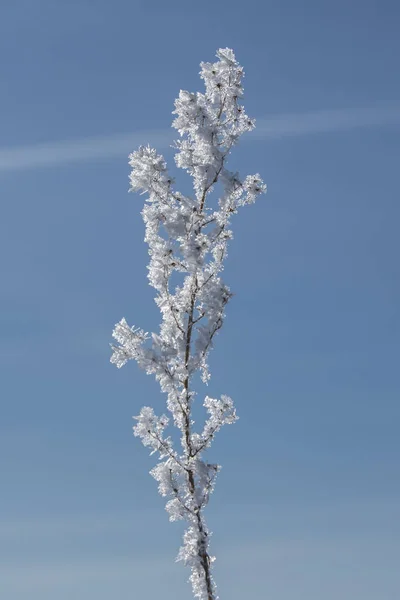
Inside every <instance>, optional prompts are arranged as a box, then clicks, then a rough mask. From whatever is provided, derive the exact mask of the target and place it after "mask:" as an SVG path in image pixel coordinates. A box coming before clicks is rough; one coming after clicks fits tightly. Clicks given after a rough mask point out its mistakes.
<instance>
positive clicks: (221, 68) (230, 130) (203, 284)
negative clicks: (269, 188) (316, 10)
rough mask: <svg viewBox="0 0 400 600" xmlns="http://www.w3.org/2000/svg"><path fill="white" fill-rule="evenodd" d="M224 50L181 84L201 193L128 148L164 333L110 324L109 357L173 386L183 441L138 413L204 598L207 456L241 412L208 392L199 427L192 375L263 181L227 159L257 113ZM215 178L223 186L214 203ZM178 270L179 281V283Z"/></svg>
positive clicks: (179, 155) (188, 160) (209, 591)
mask: <svg viewBox="0 0 400 600" xmlns="http://www.w3.org/2000/svg"><path fill="white" fill-rule="evenodd" d="M217 58H218V61H217V62H216V63H212V64H211V63H202V64H201V72H200V75H201V78H202V79H203V80H204V83H205V93H189V92H185V91H181V92H180V93H179V97H178V99H177V100H176V101H175V111H174V114H175V115H176V118H175V120H174V122H173V127H175V129H177V130H178V132H179V134H180V136H181V139H180V140H179V141H178V142H176V151H177V152H176V155H175V161H176V164H177V166H178V167H181V168H183V169H184V170H186V171H187V172H188V173H189V174H190V175H191V177H192V178H193V186H194V197H188V196H185V195H183V194H181V193H180V192H178V191H175V188H174V187H173V186H174V181H173V179H172V177H170V175H169V174H168V171H167V167H166V164H165V161H164V158H163V157H162V156H161V155H159V154H157V152H156V150H154V149H152V148H150V147H141V148H139V150H137V151H136V152H133V153H132V154H131V155H130V165H131V167H132V172H131V175H130V183H131V188H130V189H131V191H134V192H136V191H141V192H142V193H145V194H147V195H148V197H147V200H146V203H145V206H144V208H143V211H142V216H143V219H144V222H145V227H146V234H145V241H146V242H147V244H148V245H149V254H150V264H149V267H148V269H149V273H148V279H149V282H150V285H151V286H153V287H154V288H155V290H156V298H155V301H156V303H157V305H158V307H159V309H160V311H161V315H162V321H161V326H160V332H159V334H155V333H153V334H152V335H151V336H149V335H148V334H147V333H145V332H144V331H143V330H141V329H139V328H134V327H130V326H129V325H128V324H127V322H126V320H125V319H122V320H121V321H120V322H119V323H118V324H117V325H116V326H115V329H114V332H113V337H114V338H115V340H116V341H117V342H118V345H115V346H112V349H113V354H112V357H111V362H112V363H114V364H115V365H116V366H117V367H122V366H123V365H124V364H125V363H126V362H127V361H128V360H129V359H134V360H136V362H137V363H138V365H139V366H140V367H141V368H142V369H144V370H145V371H146V373H152V374H154V375H155V377H156V379H157V380H158V382H159V384H160V387H161V390H162V391H163V392H164V393H166V394H167V408H168V410H169V412H170V413H171V415H172V419H173V424H174V426H175V427H176V428H178V430H179V432H180V440H181V447H180V448H175V447H174V444H173V442H172V440H171V438H170V437H165V434H164V432H165V430H166V428H167V427H168V424H169V419H168V418H167V417H166V416H165V415H162V416H161V417H157V416H156V415H155V414H154V411H153V409H152V408H150V407H144V408H142V410H141V411H140V414H139V416H138V417H135V419H136V420H137V424H136V425H135V427H134V434H135V435H136V436H139V437H140V438H141V439H142V442H143V444H144V445H145V446H149V447H150V448H151V450H152V453H155V452H157V453H158V456H159V462H158V464H157V465H156V467H154V468H153V469H152V470H151V475H152V476H153V477H154V478H155V479H156V481H157V482H158V484H159V485H158V489H159V492H160V494H161V495H162V496H166V497H169V500H168V502H167V505H166V509H167V511H168V513H169V518H170V520H171V521H175V520H177V519H184V520H186V521H187V523H188V528H187V530H186V532H185V534H184V539H183V545H182V547H181V549H180V551H179V554H178V560H182V561H183V562H184V563H185V564H187V565H189V566H190V568H191V576H190V581H191V583H192V588H193V593H194V596H195V597H197V598H199V599H200V600H216V598H217V596H216V588H215V584H214V581H213V578H212V575H211V566H212V562H213V560H214V558H213V557H212V556H211V555H210V553H209V537H210V532H209V531H208V529H207V526H206V523H205V520H204V516H203V509H204V507H205V506H206V504H207V502H208V499H209V495H210V493H211V492H212V491H213V487H214V483H215V478H216V475H217V473H218V470H219V466H218V465H216V464H210V463H208V462H206V461H205V460H204V459H203V458H202V456H203V452H204V451H205V450H206V449H207V448H208V447H209V446H210V444H211V442H212V440H213V438H214V436H215V434H216V433H217V432H218V431H219V429H220V428H221V427H222V426H223V425H225V424H231V423H234V422H235V421H236V419H237V416H236V412H235V408H234V405H233V402H232V400H231V398H229V397H228V396H224V395H223V396H222V397H221V398H220V399H215V398H210V397H208V396H207V397H206V398H205V400H204V407H205V409H206V411H207V414H208V418H207V419H206V421H205V424H204V427H203V430H202V431H201V432H196V431H194V429H193V426H194V421H193V419H192V411H191V409H192V403H193V400H194V396H195V392H194V391H193V389H192V385H191V384H192V378H193V375H194V374H195V373H196V372H199V373H200V374H201V378H202V381H203V382H204V383H208V380H209V378H210V374H209V371H208V365H207V357H208V353H209V351H210V349H211V347H212V343H213V340H214V337H215V335H216V333H217V332H218V331H219V330H220V329H221V327H222V325H223V322H224V317H225V307H226V305H227V303H228V302H229V300H230V298H231V296H232V294H231V292H230V290H229V288H228V287H227V286H226V284H225V283H224V282H223V280H222V278H221V276H220V273H221V271H222V270H223V263H224V260H225V259H226V256H227V245H228V242H229V240H230V239H232V231H231V230H230V229H229V226H230V219H231V217H232V215H233V214H236V213H237V211H238V208H239V207H241V206H244V205H246V204H252V203H253V202H254V201H255V200H256V198H257V196H258V195H260V194H261V193H263V192H265V191H266V186H265V185H264V183H263V182H262V180H261V178H260V176H259V175H258V174H256V175H252V176H248V177H246V178H245V179H244V180H241V179H240V178H239V175H238V174H237V173H233V172H230V171H229V170H227V168H226V160H227V157H228V155H229V153H230V152H231V150H232V147H233V146H234V145H235V144H236V143H237V141H238V139H239V138H240V136H241V135H242V134H243V133H245V132H246V131H251V130H252V129H253V128H254V121H253V120H251V119H249V117H248V116H247V115H246V113H245V111H244V108H243V106H242V104H241V102H240V100H241V97H242V94H243V88H242V85H241V80H242V77H243V69H242V67H241V66H240V65H239V64H238V62H237V61H236V59H235V56H234V54H233V52H232V50H229V49H228V48H226V49H221V50H219V51H218V52H217ZM217 183H219V184H221V185H220V188H221V190H222V191H221V193H220V195H219V198H217V199H216V200H215V201H214V203H213V202H212V201H211V194H212V191H213V188H214V186H215V184H217ZM176 274H179V275H178V277H180V281H181V284H180V285H178V286H177V287H175V289H172V277H173V276H174V277H175V278H176Z"/></svg>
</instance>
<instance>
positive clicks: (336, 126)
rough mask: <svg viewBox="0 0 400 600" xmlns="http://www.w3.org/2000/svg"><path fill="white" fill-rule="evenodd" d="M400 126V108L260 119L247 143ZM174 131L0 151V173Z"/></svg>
mask: <svg viewBox="0 0 400 600" xmlns="http://www.w3.org/2000/svg"><path fill="white" fill-rule="evenodd" d="M396 125H400V106H395V107H375V108H359V109H356V108H354V109H353V108H352V109H340V110H321V111H315V112H309V113H301V114H296V113H294V114H283V115H275V116H273V115H272V116H269V117H264V118H260V119H257V128H256V129H255V131H254V132H252V133H251V134H250V135H249V136H248V137H246V138H245V139H247V141H249V142H250V141H252V140H253V141H254V140H260V139H262V140H265V141H268V140H270V139H279V138H285V137H297V136H308V135H315V134H322V133H331V132H340V131H348V130H351V129H356V128H369V127H382V126H396ZM175 133H176V132H175V131H173V130H161V131H143V132H136V133H123V134H117V135H112V136H103V137H92V138H84V139H78V140H70V141H67V140H66V141H60V142H48V143H43V144H37V145H29V146H22V147H21V146H19V147H15V148H0V171H3V172H7V171H19V170H23V169H28V168H45V167H54V166H56V165H62V164H70V163H79V162H83V161H89V160H96V159H109V158H115V157H118V156H124V155H125V156H126V155H127V154H128V153H129V152H131V151H132V149H134V148H136V147H137V146H139V145H140V144H150V145H151V146H155V147H157V148H160V149H165V148H168V147H169V146H170V145H171V144H172V142H173V139H174V134H175Z"/></svg>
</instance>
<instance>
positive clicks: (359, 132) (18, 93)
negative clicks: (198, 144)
mask: <svg viewBox="0 0 400 600" xmlns="http://www.w3.org/2000/svg"><path fill="white" fill-rule="evenodd" d="M1 13H2V15H1V19H0V46H1V54H2V56H3V57H6V60H3V61H2V67H1V69H2V76H1V91H2V93H1V95H0V109H1V114H2V117H3V118H2V119H1V139H0V185H1V188H2V190H1V196H2V199H3V201H2V218H1V222H0V244H1V252H0V257H1V258H0V261H1V263H2V265H1V272H2V283H3V285H2V294H1V312H0V332H1V339H0V351H1V364H0V369H1V378H0V380H1V399H2V400H1V408H0V410H1V414H0V462H1V466H0V469H1V473H2V491H1V496H0V508H1V510H0V539H1V544H0V594H1V597H2V598H3V597H4V598H5V599H7V600H22V599H25V598H27V597H29V598H30V600H39V599H40V600H50V599H51V600H54V598H56V599H57V600H67V599H68V600H69V599H70V598H74V600H87V598H96V600H111V599H114V598H118V599H120V600H122V599H125V598H126V599H128V598H132V597H144V598H157V597H160V596H161V594H162V595H163V597H165V598H167V599H168V598H174V600H181V599H182V600H183V599H184V598H187V597H189V596H190V588H189V586H188V584H187V583H186V582H185V580H186V579H187V577H188V575H189V574H188V573H187V572H185V570H184V569H183V567H182V566H180V565H175V564H174V562H173V560H174V557H175V555H176V553H177V550H178V547H179V545H180V535H181V528H180V527H179V525H176V524H175V525H171V524H169V523H168V520H167V515H166V513H165V512H164V510H163V500H162V499H161V498H160V497H159V496H158V495H157V493H156V484H155V482H154V481H153V480H152V478H151V477H150V476H149V475H148V471H149V469H150V468H151V466H152V465H153V464H154V461H153V460H152V458H149V456H148V453H147V450H145V449H144V448H143V447H142V446H141V445H140V443H139V441H138V440H136V439H134V438H133V437H132V433H131V426H132V421H131V416H132V415H134V414H137V413H138V411H139V410H140V407H141V406H142V405H143V404H151V405H153V406H154V407H155V409H156V410H158V411H159V412H160V411H161V410H162V406H163V402H164V399H163V398H162V397H161V396H160V394H159V393H158V389H157V385H156V384H155V382H154V381H153V380H152V379H151V378H150V377H146V376H145V374H144V373H142V372H140V371H139V370H138V369H137V368H136V366H135V365H133V364H130V365H128V366H127V367H125V368H124V369H122V370H121V371H117V369H115V367H113V366H112V365H110V364H109V362H108V361H109V347H108V343H109V342H110V341H111V331H112V329H113V326H114V323H116V322H117V321H119V320H120V318H121V317H123V316H125V317H126V318H127V320H128V321H129V322H130V323H134V324H136V325H139V326H141V327H143V328H144V329H145V330H149V331H152V330H157V328H158V323H159V318H158V313H157V307H156V305H155V304H154V303H153V301H152V298H153V291H152V289H151V288H150V287H149V286H148V285H147V280H146V264H147V258H148V257H147V248H146V247H145V245H144V243H143V234H144V228H143V223H142V221H141V218H140V214H139V213H140V210H141V206H142V202H143V198H141V197H140V196H133V195H131V194H129V195H128V194H127V189H128V173H129V167H128V164H127V154H128V152H129V151H131V150H133V149H135V147H136V146H137V145H139V144H140V143H147V142H148V141H149V142H151V143H154V144H156V145H157V146H158V147H159V148H160V149H161V150H162V151H163V152H165V156H166V158H167V159H168V161H169V163H170V164H171V165H172V152H171V150H170V148H169V145H170V143H171V142H172V140H173V139H174V132H173V131H172V130H171V129H170V123H171V118H172V117H171V111H172V109H173V101H174V99H175V97H176V96H177V94H178V91H179V89H181V88H183V89H189V90H192V91H194V90H198V89H201V87H202V84H201V81H200V79H199V77H198V71H199V63H200V61H201V60H205V61H209V60H213V57H214V53H215V51H216V49H217V48H219V47H225V46H228V47H232V48H233V49H234V50H235V52H236V55H237V58H238V59H239V61H240V62H241V63H242V64H243V66H244V68H245V71H246V79H245V93H246V96H245V106H246V109H247V112H248V113H249V115H251V116H254V117H256V118H257V120H258V123H259V127H258V130H256V132H254V133H253V134H249V135H248V136H247V138H246V140H243V142H242V144H241V145H240V146H239V147H238V148H237V149H236V150H235V153H234V154H233V155H232V162H231V165H232V166H233V167H236V168H239V169H240V171H241V173H242V174H246V173H253V172H256V171H259V172H260V173H261V174H262V176H263V177H264V179H265V180H266V182H267V183H268V187H269V191H268V195H267V196H266V197H265V198H262V199H260V200H259V201H258V203H257V204H256V205H255V206H252V207H249V208H246V210H244V209H243V212H242V213H241V214H240V215H239V216H238V217H237V219H236V221H235V222H234V232H235V239H234V241H233V243H232V245H231V249H230V254H229V260H228V264H227V267H226V271H225V279H226V281H227V283H228V285H230V287H231V289H232V290H233V291H234V292H235V294H236V295H235V297H234V299H233V301H232V303H231V304H230V306H229V308H228V311H227V313H228V314H227V319H226V322H225V326H224V330H223V332H222V333H221V335H220V336H219V338H218V339H217V343H216V348H215V350H214V352H213V354H212V357H211V369H212V379H211V382H210V386H209V388H208V390H207V391H208V393H209V394H210V395H213V396H219V395H220V394H221V393H227V394H229V395H231V396H232V397H233V398H234V399H235V401H236V404H237V408H238V413H239V416H240V421H239V422H238V423H237V424H236V425H235V426H234V427H232V428H227V429H226V430H225V431H221V433H220V436H219V439H218V440H216V443H215V445H214V446H213V450H212V457H213V459H215V460H216V461H218V462H220V463H221V464H222V465H223V470H222V472H221V474H220V477H219V481H218V484H217V487H216V491H215V494H214V495H213V497H212V499H211V502H210V507H209V510H208V515H209V524H210V527H211V529H212V530H213V531H214V538H213V550H214V552H215V554H216V556H217V562H216V567H215V577H216V580H217V584H218V586H219V591H220V596H221V598H222V599H223V598H230V600H238V599H239V598H240V599H242V598H243V597H250V596H251V597H254V598H266V597H268V598H273V599H274V600H292V599H293V598H296V600H317V599H318V600H320V598H321V597H323V598H324V600H337V599H338V598H340V600H353V599H354V598H356V597H362V598H363V600H375V599H378V598H379V600H392V599H394V598H396V597H398V595H399V592H400V578H399V575H398V565H397V562H398V555H399V551H400V528H399V522H400V520H399V517H400V509H399V499H400V486H399V474H400V473H399V458H400V446H399V441H398V428H399V425H398V424H399V416H400V414H399V413H400V409H399V402H398V398H399V387H400V386H399V381H398V375H397V372H398V356H399V311H398V306H399V295H400V286H399V278H398V256H399V239H398V238H399V236H398V222H399V217H400V209H399V205H398V176H397V171H398V157H399V153H400V135H399V134H400V80H399V75H398V56H399V53H400V41H399V36H398V30H399V24H400V23H399V19H400V8H399V5H398V3H397V2H395V1H394V0H391V1H389V0H381V1H380V2H376V1H374V2H372V1H370V0H367V1H363V2H361V1H360V0H353V1H352V2H347V1H346V2H344V1H343V0H342V1H340V0H339V1H338V2H335V3H332V2H325V1H322V2H321V1H318V2H317V0H315V1H311V0H305V1H304V2H301V3H299V2H295V1H294V0H291V1H289V0H288V1H285V0H281V1H279V2H278V1H268V2H263V3H261V2H255V1H254V0H249V1H248V2H246V3H244V4H243V3H239V2H236V1H232V2H227V1H226V0H222V1H220V2H218V3H215V2H211V1H209V0H206V1H203V2H202V3H190V2H183V1H180V0H179V1H176V2H171V3H167V2H161V1H159V0H156V1H155V2H152V3H147V2H144V1H143V2H134V1H131V2H127V1H125V0H114V2H113V3H111V2H105V1H103V0H98V1H94V0H93V1H92V2H90V1H89V0H70V1H69V2H62V1H61V0H35V1H33V0H31V1H29V0H12V1H11V0H10V1H5V2H3V4H2V9H1ZM181 182H182V187H185V186H186V189H187V186H188V184H189V181H188V180H187V179H186V176H185V175H184V174H183V175H182V179H181ZM199 392H200V393H202V394H203V393H205V390H202V389H200V390H199ZM200 398H201V396H200Z"/></svg>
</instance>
